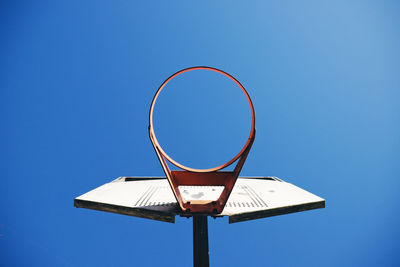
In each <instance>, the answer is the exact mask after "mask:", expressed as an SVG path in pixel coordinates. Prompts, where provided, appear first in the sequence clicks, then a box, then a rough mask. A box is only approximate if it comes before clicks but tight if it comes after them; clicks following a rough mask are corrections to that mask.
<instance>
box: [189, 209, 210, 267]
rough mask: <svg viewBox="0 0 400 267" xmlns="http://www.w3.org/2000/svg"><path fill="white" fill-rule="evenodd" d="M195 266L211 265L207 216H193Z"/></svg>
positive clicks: (207, 266)
mask: <svg viewBox="0 0 400 267" xmlns="http://www.w3.org/2000/svg"><path fill="white" fill-rule="evenodd" d="M193 266H194V267H209V266H210V259H209V252H208V225H207V216H200V215H194V216H193Z"/></svg>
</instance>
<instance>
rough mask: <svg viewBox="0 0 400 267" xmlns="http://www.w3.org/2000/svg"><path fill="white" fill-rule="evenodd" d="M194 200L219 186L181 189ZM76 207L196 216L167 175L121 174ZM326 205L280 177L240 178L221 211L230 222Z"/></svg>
mask: <svg viewBox="0 0 400 267" xmlns="http://www.w3.org/2000/svg"><path fill="white" fill-rule="evenodd" d="M181 190H182V192H183V194H184V196H185V197H186V198H187V199H189V200H191V201H196V200H201V199H204V198H207V197H215V196H216V195H218V193H219V192H220V191H221V188H219V187H218V186H214V187H212V186H204V187H199V186H197V187H196V186H193V187H191V186H186V187H182V188H181ZM74 205H75V207H78V208H88V209H94V210H100V211H108V212H113V213H118V214H125V215H131V216H135V217H141V218H147V219H153V220H159V221H165V222H172V223H173V222H174V221H175V216H176V215H180V216H185V217H187V216H192V214H190V213H189V214H188V213H184V212H182V211H181V209H180V208H179V205H178V203H177V202H176V199H175V196H174V194H173V193H172V190H171V188H170V185H169V183H168V180H167V179H166V178H165V177H120V178H117V179H115V180H114V181H112V182H110V183H107V184H104V185H102V186H100V187H98V188H96V189H94V190H92V191H89V192H88V193H86V194H83V195H81V196H79V197H77V198H75V200H74ZM324 207H325V200H324V199H322V198H320V197H318V196H316V195H314V194H311V193H309V192H307V191H305V190H303V189H301V188H299V187H297V186H295V185H293V184H290V183H287V182H284V181H282V180H280V179H278V178H276V177H239V178H238V179H237V181H236V184H235V186H234V188H233V190H232V193H231V195H230V196H229V199H228V202H227V204H226V206H225V208H224V210H223V211H222V213H220V214H215V215H213V216H215V217H222V216H229V223H235V222H241V221H247V220H253V219H259V218H265V217H270V216H275V215H282V214H288V213H293V212H299V211H305V210H311V209H318V208H324Z"/></svg>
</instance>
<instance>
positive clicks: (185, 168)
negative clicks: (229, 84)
mask: <svg viewBox="0 0 400 267" xmlns="http://www.w3.org/2000/svg"><path fill="white" fill-rule="evenodd" d="M192 70H210V71H215V72H218V73H220V74H223V75H225V76H226V77H228V78H230V79H231V80H232V81H234V82H235V83H236V84H237V85H238V86H239V87H240V88H241V89H242V91H243V93H244V94H245V96H246V98H247V101H248V103H249V105H250V110H251V129H250V135H249V138H248V139H247V142H246V143H245V145H244V146H243V148H242V149H241V150H240V152H239V153H238V154H237V155H236V156H234V157H233V158H232V159H231V160H230V161H228V162H226V163H225V164H222V165H220V166H217V167H214V168H210V169H195V168H190V167H187V166H184V165H182V164H180V163H179V162H177V161H175V160H174V159H172V158H171V157H170V156H168V154H167V153H166V152H165V151H164V150H163V149H162V147H161V145H160V144H159V143H158V140H157V138H156V134H155V132H154V127H153V112H154V106H155V104H156V101H157V98H158V96H159V95H160V93H161V91H162V90H163V89H164V87H165V86H166V85H167V84H168V83H169V82H170V81H171V80H172V79H173V78H175V77H176V76H178V75H180V74H182V73H185V72H188V71H192ZM149 123H150V125H149V131H150V135H151V136H152V139H151V140H152V142H153V144H154V146H155V148H156V149H158V150H159V152H160V153H161V155H163V156H164V157H165V158H166V159H167V160H168V161H169V162H171V163H172V164H174V165H175V166H176V167H179V168H181V169H183V170H186V171H191V172H213V171H218V170H221V169H223V168H226V167H228V166H229V165H231V164H232V163H234V162H235V161H236V160H237V159H238V158H239V157H241V156H242V155H243V153H244V152H245V151H246V149H247V148H248V147H249V145H250V144H251V140H252V138H254V135H255V123H256V122H255V112H254V107H253V102H252V101H251V98H250V96H249V94H248V93H247V91H246V89H245V88H244V86H243V85H242V84H241V83H240V82H239V81H238V80H237V79H236V78H235V77H233V76H232V75H230V74H229V73H226V72H225V71H223V70H220V69H216V68H212V67H205V66H197V67H190V68H186V69H183V70H180V71H178V72H176V73H175V74H173V75H171V76H170V77H168V79H166V80H165V81H164V82H163V83H162V84H161V86H160V87H159V88H158V90H157V92H156V94H155V95H154V97H153V101H152V102H151V106H150V113H149Z"/></svg>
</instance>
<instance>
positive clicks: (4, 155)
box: [0, 1, 400, 266]
mask: <svg viewBox="0 0 400 267" xmlns="http://www.w3.org/2000/svg"><path fill="white" fill-rule="evenodd" d="M143 2H145V1H137V2H136V3H134V1H27V2H21V1H2V3H1V4H0V33H1V41H0V108H1V112H0V116H1V117H0V123H1V131H0V142H1V143H0V144H1V150H0V151H1V153H0V157H1V158H0V168H1V180H0V265H1V266H190V265H191V264H192V232H191V227H192V224H191V220H187V219H182V218H177V221H176V224H167V223H161V222H156V221H151V220H145V219H140V218H134V217H128V216H122V215H116V214H110V213H103V212H97V211H91V210H85V209H76V208H74V207H73V199H74V198H75V197H77V196H79V195H81V194H83V193H85V192H87V191H88V190H91V189H93V188H95V187H97V186H99V185H102V184H104V183H106V182H108V181H110V180H112V179H114V178H116V177H118V176H135V175H138V176H140V175H155V176H157V175H162V174H163V172H162V169H161V167H160V165H159V163H158V161H157V158H156V155H155V153H154V151H153V148H152V146H151V143H150V141H149V139H148V134H147V126H148V109H149V105H150V102H151V99H152V97H153V95H154V93H155V91H156V89H157V88H158V86H159V85H160V83H161V82H162V81H163V80H164V79H165V78H167V77H168V76H169V75H170V74H172V73H174V72H175V71H177V70H179V69H182V68H186V67H189V66H195V65H208V66H213V67H217V68H221V69H223V70H225V71H227V72H229V73H231V74H232V75H234V76H235V77H237V78H238V79H239V80H240V81H241V82H242V83H243V84H244V86H245V87H246V88H247V89H248V91H249V93H250V95H251V97H252V99H253V101H254V106H255V110H256V117H257V121H256V127H257V136H256V141H255V143H254V146H253V149H252V151H251V152H250V156H249V158H248V160H247V162H246V165H245V167H244V169H243V172H242V174H243V175H265V176H268V175H270V176H278V177H280V178H282V179H284V180H286V181H288V182H291V183H294V184H296V185H298V186H300V187H302V188H304V189H306V190H308V191H310V192H313V193H315V194H317V195H319V196H321V197H323V198H325V199H326V200H327V207H326V209H323V210H315V211H308V212H303V213H297V214H290V215H284V216H279V217H273V218H267V219H261V220H256V221H252V222H244V223H239V224H232V225H228V223H227V219H218V220H210V221H209V235H210V260H211V264H212V266H399V265H400V255H399V251H400V245H399V239H400V227H399V225H400V216H399V211H400V209H399V200H400V197H399V189H400V181H399V178H400V177H399V176H400V164H399V158H400V107H399V99H400V91H399V90H400V49H399V48H400V16H399V14H400V4H399V3H398V2H397V1H333V2H332V3H322V2H321V1H301V3H300V1H240V3H239V1H238V2H237V3H234V2H232V1H201V3H194V2H193V1H190V3H189V2H188V1H181V2H175V1H158V2H155V1H148V2H147V3H143ZM150 2H151V3H150ZM186 82H187V81H186ZM183 84H185V83H183ZM207 88H208V87H207ZM172 92H173V90H172V89H171V94H172ZM194 92H196V90H194V91H187V93H186V95H183V96H182V97H185V99H190V101H192V103H197V102H196V99H197V97H198V96H197V95H196V93H194ZM171 96H172V95H171ZM200 96H202V98H201V97H200V99H199V101H200V100H201V101H209V99H208V98H207V97H204V96H203V95H201V94H200ZM165 97H166V98H165V99H164V100H165V103H167V102H168V101H167V95H165ZM218 97H219V99H220V100H221V101H220V102H218V103H220V104H221V105H225V107H227V108H232V106H235V107H236V106H238V107H242V106H241V105H242V102H240V101H241V98H240V97H239V98H237V95H235V94H234V93H232V95H231V94H226V95H225V94H222V93H221V94H219V95H217V96H216V98H217V99H218ZM175 100H178V103H179V101H180V100H181V99H179V98H178V99H176V98H175ZM188 101H189V100H188ZM182 103H186V102H182ZM182 103H179V104H182ZM182 105H183V104H182ZM207 105H208V104H207ZM186 107H187V109H190V108H192V107H195V105H194V106H191V105H186ZM243 107H244V108H245V106H243ZM162 108H164V110H167V109H166V108H165V106H163V105H162V104H161V100H160V109H162ZM183 108H184V105H183ZM218 109H219V108H217V109H216V110H217V111H218ZM216 110H215V109H212V108H205V109H204V111H203V112H202V113H193V112H189V111H188V112H186V111H182V108H181V109H177V108H176V109H174V108H171V109H169V111H170V112H175V114H178V115H179V114H180V116H181V117H179V118H178V119H174V120H171V121H169V122H168V125H169V126H168V125H165V124H162V123H161V122H160V126H159V127H160V130H159V131H160V134H162V136H163V138H164V139H163V142H164V141H165V143H168V144H171V147H169V148H168V149H170V150H171V151H173V153H175V154H174V155H175V156H176V157H177V158H180V159H182V158H183V160H186V159H187V160H188V164H192V163H194V164H200V165H201V166H203V165H202V164H203V163H204V164H206V165H207V164H211V165H214V162H219V161H220V160H221V158H218V157H222V160H223V158H224V157H225V155H224V154H219V153H217V152H218V151H219V152H221V151H225V150H223V149H220V148H218V149H217V151H215V152H213V153H207V151H208V150H207V147H206V146H204V147H203V146H197V148H198V149H199V151H198V153H197V154H196V155H190V154H189V153H190V151H192V150H191V149H189V147H188V146H187V145H186V143H185V142H191V141H193V140H198V139H201V138H204V139H206V140H205V143H207V142H209V143H207V144H209V147H213V146H214V145H215V144H213V142H214V141H213V138H212V136H211V135H207V134H204V132H203V134H200V133H202V131H192V133H193V135H190V138H192V139H190V138H188V137H187V135H185V134H182V132H181V131H182V130H185V129H186V130H187V129H188V128H185V127H183V126H182V125H183V124H184V123H188V118H189V117H188V115H196V116H198V117H199V118H197V119H198V120H199V122H200V123H199V124H198V125H195V126H196V127H199V125H203V124H202V123H203V121H202V120H201V118H200V117H202V116H203V119H204V118H205V119H207V118H210V116H211V117H212V114H214V113H213V112H215V111H216ZM243 112H244V113H242V112H239V113H238V114H239V115H237V116H238V117H235V116H234V117H231V118H230V119H225V117H223V116H228V117H229V116H230V115H229V114H228V113H227V114H224V113H223V114H222V115H221V116H222V117H220V118H222V119H221V121H223V122H224V123H226V125H225V124H224V126H223V127H221V126H220V124H218V123H214V124H210V125H207V127H211V126H212V127H214V128H212V129H215V127H220V128H219V130H221V131H223V130H225V129H228V128H229V127H234V126H235V125H236V126H239V129H244V128H245V127H244V128H243V127H241V126H243V125H246V118H247V117H246V116H242V117H241V115H240V114H245V112H246V110H244V111H243ZM159 114H161V115H160V116H162V115H164V114H166V113H159ZM218 114H219V113H218ZM228 117H226V118H228ZM167 118H168V116H167ZM197 119H196V120H197ZM163 121H164V122H165V120H163ZM232 122H234V123H232ZM236 123H237V124H236ZM225 126H226V127H225ZM168 127H170V128H168ZM168 129H169V130H168ZM200 129H201V127H200ZM217 129H218V128H217ZM211 131H212V130H211ZM205 132H206V133H207V132H209V131H205ZM216 132H218V133H219V134H220V133H221V132H219V131H216ZM163 133H164V134H163ZM179 134H180V138H183V139H180V138H178V139H177V137H178V136H179ZM236 134H237V135H238V136H239V137H240V136H242V135H241V134H242V132H236V131H235V132H233V133H232V138H227V139H222V140H224V141H226V142H227V143H224V144H223V145H225V147H229V148H233V147H234V146H235V145H237V144H238V143H237V142H236V139H235V138H237V137H238V136H236ZM182 136H183V137H182ZM221 136H222V135H221ZM221 136H219V137H221ZM229 136H231V135H229ZM185 138H186V139H185ZM239 139H240V138H239ZM174 140H175V141H174ZM174 142H176V143H174ZM230 142H231V143H230ZM196 144H198V143H196ZM217 144H219V143H217ZM239 146H240V145H239ZM234 151H236V148H235V149H234ZM228 152H229V151H228ZM171 153H172V152H171ZM229 153H231V152H229ZM229 153H228V154H229ZM229 155H231V154H229ZM203 159H206V161H204V162H203V161H201V160H203Z"/></svg>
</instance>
